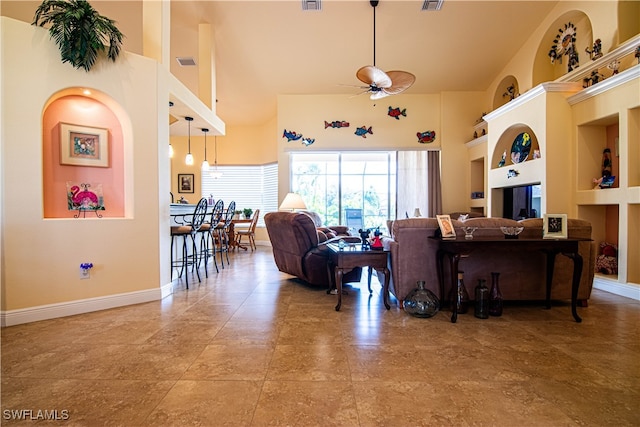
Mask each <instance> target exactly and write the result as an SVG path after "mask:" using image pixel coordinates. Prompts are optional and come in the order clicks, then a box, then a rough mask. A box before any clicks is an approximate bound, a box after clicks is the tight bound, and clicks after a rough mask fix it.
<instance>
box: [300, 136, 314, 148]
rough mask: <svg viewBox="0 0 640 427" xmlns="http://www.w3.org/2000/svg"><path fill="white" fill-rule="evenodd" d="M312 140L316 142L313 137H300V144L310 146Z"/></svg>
mask: <svg viewBox="0 0 640 427" xmlns="http://www.w3.org/2000/svg"><path fill="white" fill-rule="evenodd" d="M314 142H316V139H315V138H302V145H304V146H305V147H308V146H310V145H311V144H313V143H314Z"/></svg>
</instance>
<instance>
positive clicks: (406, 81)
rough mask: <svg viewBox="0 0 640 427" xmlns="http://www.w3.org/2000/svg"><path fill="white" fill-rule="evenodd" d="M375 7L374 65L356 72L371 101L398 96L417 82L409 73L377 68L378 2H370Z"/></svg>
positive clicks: (374, 0) (372, 0)
mask: <svg viewBox="0 0 640 427" xmlns="http://www.w3.org/2000/svg"><path fill="white" fill-rule="evenodd" d="M369 3H370V4H371V7H373V65H367V66H364V67H362V68H360V69H359V70H358V71H357V72H356V77H357V78H358V80H360V81H361V82H363V83H366V84H367V86H364V87H363V89H366V91H365V92H363V93H370V94H371V96H370V98H371V99H380V98H384V97H385V96H389V95H397V94H399V93H401V92H404V91H405V90H407V89H408V88H409V87H411V85H412V84H413V83H414V82H415V81H416V76H414V75H413V74H411V73H409V72H407V71H387V72H385V71H382V70H381V69H380V68H378V67H376V6H378V3H379V1H378V0H370V1H369Z"/></svg>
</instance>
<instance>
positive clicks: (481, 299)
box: [474, 279, 489, 319]
mask: <svg viewBox="0 0 640 427" xmlns="http://www.w3.org/2000/svg"><path fill="white" fill-rule="evenodd" d="M485 282H486V280H484V279H478V286H476V290H475V297H476V300H475V311H474V314H475V316H476V317H477V318H478V319H488V318H489V288H487V287H486V286H485Z"/></svg>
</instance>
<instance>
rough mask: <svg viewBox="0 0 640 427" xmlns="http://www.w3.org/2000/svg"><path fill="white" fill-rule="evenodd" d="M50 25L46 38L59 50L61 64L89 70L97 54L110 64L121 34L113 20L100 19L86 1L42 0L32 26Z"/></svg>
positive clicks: (118, 47)
mask: <svg viewBox="0 0 640 427" xmlns="http://www.w3.org/2000/svg"><path fill="white" fill-rule="evenodd" d="M46 24H50V25H51V26H50V27H49V35H50V36H51V38H52V39H54V40H55V42H56V44H57V45H58V48H59V49H60V56H61V57H62V62H70V63H71V65H73V67H74V68H77V69H80V68H83V69H84V70H85V71H89V70H91V67H93V65H94V64H95V62H96V59H97V58H98V54H100V53H105V52H106V54H107V57H108V58H109V59H110V60H112V61H114V62H115V60H116V58H117V57H118V55H119V54H120V49H121V47H122V39H123V38H124V35H123V34H122V33H121V32H120V30H118V28H117V27H116V25H115V21H114V20H112V19H109V18H107V17H104V16H102V15H100V14H99V13H98V11H97V10H95V9H94V8H93V7H92V6H91V5H90V4H89V2H87V1H86V0H44V1H43V2H42V4H41V5H40V6H38V8H37V9H36V13H35V16H34V18H33V23H32V25H38V26H40V27H43V26H45V25H46Z"/></svg>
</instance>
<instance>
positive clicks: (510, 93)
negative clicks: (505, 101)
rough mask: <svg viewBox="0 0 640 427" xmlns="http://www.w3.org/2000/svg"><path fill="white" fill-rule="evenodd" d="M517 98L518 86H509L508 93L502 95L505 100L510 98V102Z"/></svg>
mask: <svg viewBox="0 0 640 427" xmlns="http://www.w3.org/2000/svg"><path fill="white" fill-rule="evenodd" d="M516 96H518V94H517V93H516V85H515V84H512V85H511V86H509V87H508V88H507V91H506V92H505V93H503V94H502V97H503V98H506V97H509V101H511V100H513V99H515V97H516Z"/></svg>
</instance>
